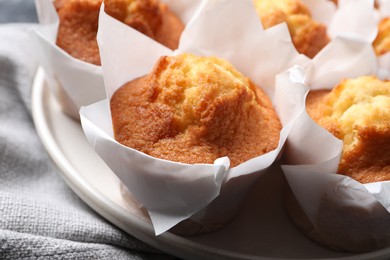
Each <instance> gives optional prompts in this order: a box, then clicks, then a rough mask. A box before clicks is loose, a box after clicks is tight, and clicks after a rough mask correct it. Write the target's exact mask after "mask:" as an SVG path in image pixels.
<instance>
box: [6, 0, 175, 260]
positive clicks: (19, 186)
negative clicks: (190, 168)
mask: <svg viewBox="0 0 390 260" xmlns="http://www.w3.org/2000/svg"><path fill="white" fill-rule="evenodd" d="M13 1H14V0H13ZM13 1H10V0H7V1H3V0H0V10H1V11H0V16H2V15H3V13H4V5H2V4H3V3H5V2H8V3H10V2H13ZM17 2H21V1H15V3H17ZM23 2H25V3H30V4H31V3H32V1H27V0H23ZM33 26H36V25H32V24H30V25H28V24H19V25H11V24H10V25H0V259H172V258H173V257H172V256H169V255H166V254H163V253H161V252H159V251H158V250H156V249H154V248H152V247H150V246H148V245H146V244H144V243H142V242H140V241H139V240H137V239H135V238H134V237H132V236H130V235H128V234H126V233H124V232H122V231H121V230H119V229H118V228H116V227H115V226H113V225H111V224H110V223H108V222H107V221H105V220H104V219H103V218H101V217H100V216H99V215H97V214H96V213H95V212H94V211H93V210H91V209H90V208H89V207H88V206H87V205H86V204H84V203H83V202H82V201H81V200H80V199H79V198H78V197H77V196H76V195H75V194H74V193H73V192H72V191H71V190H70V189H69V188H68V187H67V185H66V184H65V182H64V181H63V180H62V179H61V177H60V174H59V173H58V170H57V168H56V167H55V166H54V165H53V163H52V162H51V160H50V159H49V157H48V155H47V153H46V151H45V149H44V147H43V146H42V144H41V142H40V140H39V138H38V136H37V134H36V131H35V129H34V124H33V121H32V117H31V113H30V103H31V100H30V90H31V84H32V80H33V77H34V73H35V71H36V67H37V64H36V63H35V62H34V59H33V57H32V55H31V54H30V52H31V49H30V48H31V47H30V43H29V38H28V30H29V29H31V28H32V27H33Z"/></svg>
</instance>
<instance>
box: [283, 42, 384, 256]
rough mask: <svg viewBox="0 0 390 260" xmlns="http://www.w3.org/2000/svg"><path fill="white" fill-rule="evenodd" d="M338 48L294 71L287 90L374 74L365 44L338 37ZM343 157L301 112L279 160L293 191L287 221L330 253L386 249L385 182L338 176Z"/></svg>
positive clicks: (334, 143)
mask: <svg viewBox="0 0 390 260" xmlns="http://www.w3.org/2000/svg"><path fill="white" fill-rule="evenodd" d="M337 45H338V46H336V45H334V46H328V47H327V48H326V49H324V50H323V51H322V53H320V55H319V56H320V57H321V56H322V58H321V59H320V58H319V57H317V59H316V58H315V59H313V63H312V64H310V65H308V66H307V67H306V69H302V68H300V69H297V68H296V70H297V71H295V73H294V74H297V75H299V77H300V80H299V77H292V78H294V79H297V78H298V80H296V81H291V82H290V83H288V84H290V85H291V86H293V85H294V84H295V85H296V84H302V85H308V86H309V87H310V88H311V89H313V90H314V89H329V88H332V87H334V86H336V85H337V84H338V83H339V82H340V81H341V80H342V79H344V78H356V77H359V76H363V75H373V74H375V73H376V71H377V63H376V62H377V58H376V56H375V53H374V51H373V49H372V46H371V44H370V43H369V42H364V41H361V40H359V39H356V38H349V37H344V38H343V37H342V38H339V44H337ZM348 46H349V47H348ZM348 49H349V50H350V51H349V52H348V51H345V50H348ZM352 50H353V51H352ZM336 64H337V66H336ZM302 75H304V76H302ZM341 152H342V141H341V140H338V139H337V138H335V137H334V136H333V135H332V134H330V133H329V132H328V131H326V130H325V129H323V128H322V127H320V126H319V125H317V124H316V123H315V122H314V121H313V120H312V119H311V118H310V117H309V116H308V114H307V113H306V111H303V113H302V114H301V115H300V116H299V117H298V119H297V120H296V121H295V123H294V126H293V128H292V130H291V132H290V135H289V138H288V140H287V143H286V147H285V151H284V155H283V156H284V157H283V160H284V162H285V165H282V169H283V172H284V175H285V177H286V179H287V182H288V184H289V186H290V188H291V191H292V193H291V194H289V195H287V199H286V208H287V211H288V213H289V215H290V216H291V219H292V220H293V222H294V223H295V224H296V225H297V226H299V227H300V228H301V229H302V230H303V232H304V233H305V234H306V235H307V236H308V237H310V238H312V239H314V240H315V241H317V242H319V243H321V244H323V245H326V246H328V247H331V248H333V249H337V250H347V251H354V252H366V251H371V250H375V249H379V248H383V247H385V246H389V245H390V244H389V243H390V239H389V238H390V213H389V209H390V203H389V199H388V196H387V195H388V194H389V192H390V186H389V182H378V183H370V184H364V185H363V184H361V183H359V182H357V181H355V180H353V179H351V178H350V177H348V176H344V175H340V174H337V173H336V172H337V168H338V163H339V160H340V156H341Z"/></svg>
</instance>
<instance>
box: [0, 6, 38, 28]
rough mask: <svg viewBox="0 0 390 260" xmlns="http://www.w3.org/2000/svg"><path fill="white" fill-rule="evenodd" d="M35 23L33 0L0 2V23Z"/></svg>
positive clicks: (36, 20) (36, 19)
mask: <svg viewBox="0 0 390 260" xmlns="http://www.w3.org/2000/svg"><path fill="white" fill-rule="evenodd" d="M36 22H38V18H37V14H36V11H35V2H34V0H0V23H36Z"/></svg>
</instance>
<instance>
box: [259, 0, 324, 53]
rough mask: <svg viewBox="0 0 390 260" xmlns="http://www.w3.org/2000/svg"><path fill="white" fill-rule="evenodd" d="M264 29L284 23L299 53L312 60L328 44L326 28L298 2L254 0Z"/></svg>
mask: <svg viewBox="0 0 390 260" xmlns="http://www.w3.org/2000/svg"><path fill="white" fill-rule="evenodd" d="M254 4H255V8H256V11H257V13H258V14H259V16H260V19H261V22H262V24H263V26H264V28H265V29H267V28H269V27H272V26H274V25H277V24H279V23H282V22H286V23H287V26H288V29H289V31H290V34H291V38H292V41H293V43H294V45H295V47H296V48H297V50H298V52H299V53H303V54H305V55H307V56H308V57H310V58H313V57H314V56H315V55H316V54H317V53H318V52H319V51H320V50H321V49H322V48H323V47H324V46H325V45H326V44H327V43H328V42H329V38H328V36H327V34H326V27H325V26H324V25H322V24H320V23H318V22H316V21H314V20H313V19H312V17H311V14H310V10H309V9H308V8H307V7H306V6H305V5H304V4H303V3H302V2H300V1H299V0H254Z"/></svg>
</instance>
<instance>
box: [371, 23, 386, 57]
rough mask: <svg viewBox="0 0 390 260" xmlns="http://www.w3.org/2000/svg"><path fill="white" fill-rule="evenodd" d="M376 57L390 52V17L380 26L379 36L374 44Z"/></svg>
mask: <svg viewBox="0 0 390 260" xmlns="http://www.w3.org/2000/svg"><path fill="white" fill-rule="evenodd" d="M372 45H373V47H374V50H375V53H376V55H378V56H380V55H384V54H386V53H388V52H390V17H386V18H383V19H382V20H381V21H380V23H379V25H378V35H377V37H376V39H375V41H374V42H373V44H372Z"/></svg>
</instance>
